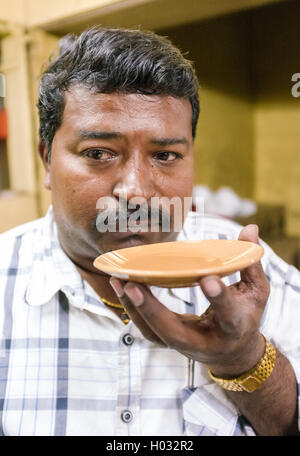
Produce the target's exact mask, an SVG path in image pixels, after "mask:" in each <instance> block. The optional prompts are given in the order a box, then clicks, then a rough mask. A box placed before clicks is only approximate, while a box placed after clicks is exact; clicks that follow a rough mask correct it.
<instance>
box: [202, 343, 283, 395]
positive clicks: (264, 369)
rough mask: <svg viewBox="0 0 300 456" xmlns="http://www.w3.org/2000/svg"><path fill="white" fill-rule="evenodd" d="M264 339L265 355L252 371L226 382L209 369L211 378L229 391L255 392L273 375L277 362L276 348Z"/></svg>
mask: <svg viewBox="0 0 300 456" xmlns="http://www.w3.org/2000/svg"><path fill="white" fill-rule="evenodd" d="M263 337H264V336H263ZM264 339H265V343H266V348H265V353H264V355H263V357H262V358H261V359H260V360H259V361H258V363H257V364H256V365H255V366H254V367H253V368H252V369H251V370H250V371H248V372H246V373H245V374H243V375H240V376H239V377H235V378H232V379H230V380H225V379H223V378H219V377H215V376H214V375H213V374H212V372H211V370H210V369H208V373H209V376H210V378H212V380H214V382H216V383H217V384H218V385H220V386H221V387H222V388H224V389H226V390H228V391H247V392H248V393H252V392H253V391H255V390H256V389H257V388H259V387H260V386H261V384H262V383H263V382H264V381H265V380H267V378H268V377H269V376H270V375H271V373H272V371H273V369H274V366H275V361H276V349H275V347H274V346H273V345H272V344H271V342H269V341H268V340H266V338H265V337H264Z"/></svg>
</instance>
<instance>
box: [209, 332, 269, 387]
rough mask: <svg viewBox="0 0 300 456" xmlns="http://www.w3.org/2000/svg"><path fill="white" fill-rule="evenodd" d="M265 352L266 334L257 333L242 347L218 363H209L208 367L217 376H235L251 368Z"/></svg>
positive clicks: (227, 377)
mask: <svg viewBox="0 0 300 456" xmlns="http://www.w3.org/2000/svg"><path fill="white" fill-rule="evenodd" d="M264 352H265V339H264V336H263V335H262V334H261V333H257V334H256V336H255V337H251V340H250V341H249V342H248V343H246V344H244V346H243V347H242V348H239V349H238V350H236V351H234V352H233V353H231V354H230V355H226V356H224V357H223V358H222V360H220V362H218V363H214V364H209V365H208V368H209V369H210V371H211V372H212V373H213V375H215V376H216V377H222V378H224V379H230V378H235V377H238V376H240V375H243V374H244V373H245V372H248V371H249V370H251V369H252V368H253V367H254V366H255V365H256V364H257V363H258V362H259V360H260V359H261V358H262V356H263V355H264Z"/></svg>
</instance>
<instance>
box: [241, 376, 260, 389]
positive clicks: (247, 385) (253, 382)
mask: <svg viewBox="0 0 300 456" xmlns="http://www.w3.org/2000/svg"><path fill="white" fill-rule="evenodd" d="M260 385H261V381H260V380H258V379H257V378H256V377H252V376H249V377H247V378H246V379H245V380H243V382H241V387H242V388H243V389H244V390H245V391H247V392H248V393H251V392H252V391H255V390H256V389H257V388H258V387H259V386H260Z"/></svg>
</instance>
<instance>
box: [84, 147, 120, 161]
mask: <svg viewBox="0 0 300 456" xmlns="http://www.w3.org/2000/svg"><path fill="white" fill-rule="evenodd" d="M84 156H85V157H88V158H92V159H93V160H109V159H111V158H113V157H114V155H113V154H112V153H111V152H108V151H107V150H103V149H90V150H87V151H85V152H84Z"/></svg>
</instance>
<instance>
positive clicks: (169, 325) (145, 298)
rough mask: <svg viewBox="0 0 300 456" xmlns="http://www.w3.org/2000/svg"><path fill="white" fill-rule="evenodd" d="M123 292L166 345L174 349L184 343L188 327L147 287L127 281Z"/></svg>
mask: <svg viewBox="0 0 300 456" xmlns="http://www.w3.org/2000/svg"><path fill="white" fill-rule="evenodd" d="M124 292H125V294H126V295H127V298H128V299H129V301H130V303H131V304H132V305H133V306H134V307H135V309H136V311H137V312H138V314H139V316H140V317H141V318H142V320H144V321H145V322H146V323H147V325H148V326H149V327H150V328H151V330H152V331H153V332H154V333H155V334H156V335H157V337H158V338H159V339H161V340H162V341H163V342H164V343H165V344H166V345H168V346H170V347H172V348H175V349H176V348H181V347H183V346H185V345H186V343H187V341H188V328H187V327H186V326H185V325H184V324H182V320H181V319H180V316H179V314H176V313H175V312H172V311H171V310H169V309H168V308H167V307H166V306H164V305H163V304H162V303H161V302H159V301H158V300H157V299H156V298H155V296H153V294H152V293H151V291H150V289H149V288H147V287H145V286H142V285H141V284H137V283H134V282H128V283H127V284H126V285H125V287H124Z"/></svg>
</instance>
